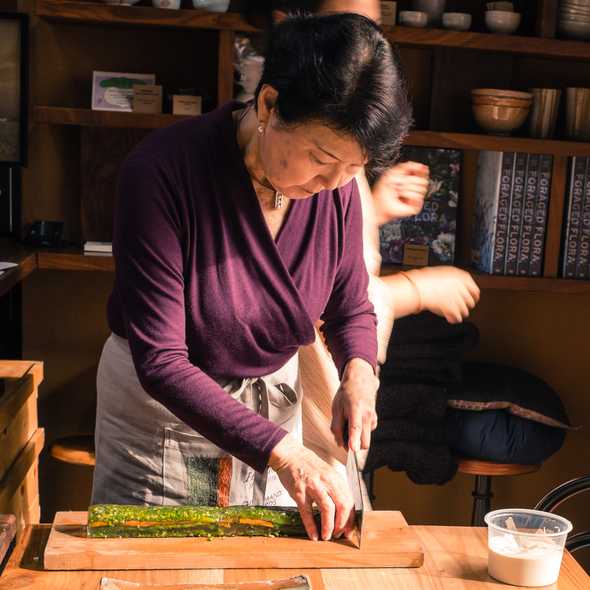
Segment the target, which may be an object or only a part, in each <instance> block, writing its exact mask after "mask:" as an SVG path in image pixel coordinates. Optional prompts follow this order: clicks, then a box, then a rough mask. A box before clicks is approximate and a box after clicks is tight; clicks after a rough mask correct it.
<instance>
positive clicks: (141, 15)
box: [36, 0, 590, 60]
mask: <svg viewBox="0 0 590 590" xmlns="http://www.w3.org/2000/svg"><path fill="white" fill-rule="evenodd" d="M36 6H37V8H36V13H37V16H41V17H44V18H48V19H53V20H61V21H74V22H81V23H95V24H101V25H104V24H111V25H122V26H138V27H144V26H148V27H172V28H177V29H214V30H228V31H235V32H249V33H256V32H260V29H257V28H256V27H254V26H252V25H251V24H250V23H248V22H247V21H245V20H244V19H243V18H242V17H241V16H240V15H239V14H236V13H231V12H226V13H212V12H206V11H200V10H161V9H158V8H150V7H145V6H112V5H108V4H102V3H99V2H96V3H95V2H71V1H68V0H37V4H36ZM384 32H385V34H386V35H387V37H388V39H389V40H390V41H391V42H392V43H397V44H399V45H407V46H416V47H429V46H435V47H450V48H456V49H471V50H476V51H494V52H501V53H518V54H522V55H530V56H537V57H543V58H557V59H563V58H567V59H580V60H588V59H590V46H589V44H588V43H584V42H581V41H569V40H561V39H546V38H541V37H524V36H518V35H496V34H491V33H477V32H470V31H467V32H460V31H448V30H445V29H420V28H414V27H402V26H395V27H384Z"/></svg>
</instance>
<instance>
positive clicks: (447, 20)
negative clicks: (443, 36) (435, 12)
mask: <svg viewBox="0 0 590 590" xmlns="http://www.w3.org/2000/svg"><path fill="white" fill-rule="evenodd" d="M442 24H443V27H444V28H445V29H450V30H452V31H468V30H469V27H470V26H471V15H470V14H469V13H467V12H444V13H443V15H442Z"/></svg>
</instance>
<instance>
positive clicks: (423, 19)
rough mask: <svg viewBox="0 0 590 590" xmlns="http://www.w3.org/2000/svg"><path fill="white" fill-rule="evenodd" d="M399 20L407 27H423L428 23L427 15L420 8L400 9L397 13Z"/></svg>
mask: <svg viewBox="0 0 590 590" xmlns="http://www.w3.org/2000/svg"><path fill="white" fill-rule="evenodd" d="M399 22H400V24H401V25H405V26H407V27H425V26H426V25H427V24H428V15H427V14H426V13H425V12H422V11H420V10H402V11H401V12H400V13H399Z"/></svg>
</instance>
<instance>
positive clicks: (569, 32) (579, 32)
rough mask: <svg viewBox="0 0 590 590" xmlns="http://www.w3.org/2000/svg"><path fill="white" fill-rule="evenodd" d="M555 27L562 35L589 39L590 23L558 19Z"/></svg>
mask: <svg viewBox="0 0 590 590" xmlns="http://www.w3.org/2000/svg"><path fill="white" fill-rule="evenodd" d="M557 28H558V30H559V32H560V33H563V35H564V36H566V37H570V38H571V39H582V40H584V41H585V40H587V39H590V24H586V23H576V22H572V21H560V22H558V23H557Z"/></svg>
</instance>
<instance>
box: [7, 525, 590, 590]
mask: <svg viewBox="0 0 590 590" xmlns="http://www.w3.org/2000/svg"><path fill="white" fill-rule="evenodd" d="M414 530H415V531H416V532H417V534H418V536H419V537H420V540H421V541H422V543H423V544H424V547H425V548H426V555H425V563H424V566H422V567H421V568H413V569H403V568H400V569H363V570H360V569H356V570H355V569H324V570H307V571H304V572H302V571H299V570H297V571H295V570H218V569H217V570H168V571H162V570H149V571H121V572H116V571H110V572H101V571H70V572H48V571H43V549H44V547H45V543H46V542H47V536H48V534H49V526H48V525H33V526H31V527H28V528H27V530H26V531H25V534H24V535H23V536H22V539H21V541H20V542H19V544H18V545H17V546H16V548H15V550H14V552H13V555H12V557H11V558H10V561H9V562H8V565H7V567H6V570H5V572H4V574H3V575H2V576H1V577H0V590H9V589H10V590H16V589H19V590H22V589H29V588H34V589H35V590H74V589H75V590H96V589H97V588H98V583H99V580H100V578H101V577H102V576H104V575H106V576H109V577H111V578H120V579H123V580H129V581H136V582H143V583H145V584H173V583H185V584H186V583H191V582H192V583H207V582H208V583H221V582H236V581H243V580H261V579H272V578H282V577H289V576H293V575H297V574H301V573H305V574H307V575H308V576H309V577H310V578H311V581H312V585H313V587H314V590H322V589H323V588H325V589H326V590H353V589H355V590H358V589H359V588H360V589H362V590H372V589H373V588H374V589H376V590H389V589H392V590H393V589H395V590H402V589H403V590H445V589H448V590H451V589H452V590H491V589H495V590H498V589H499V588H502V587H504V588H507V589H508V588H512V589H516V588H517V587H516V586H504V585H503V584H500V583H499V582H496V581H494V580H493V579H491V578H490V577H489V576H488V574H487V545H486V534H487V531H486V529H485V528H472V527H436V526H417V527H414ZM553 588H558V589H559V590H588V588H590V577H589V576H588V575H587V574H586V573H585V572H584V570H583V569H582V567H581V566H580V565H579V564H578V563H577V562H576V561H575V559H574V558H573V557H572V556H571V554H569V553H566V555H565V556H564V561H563V564H562V566H561V576H560V578H559V582H558V584H557V585H556V586H554V587H553Z"/></svg>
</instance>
